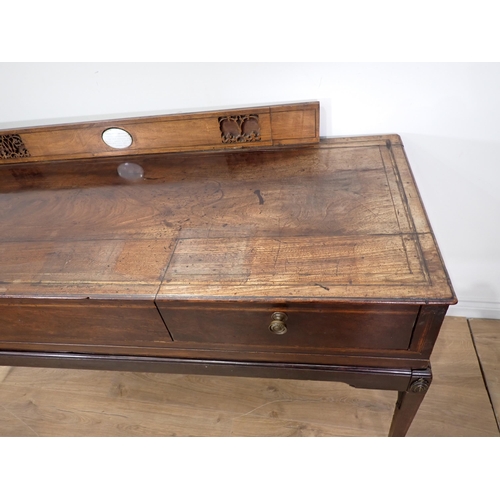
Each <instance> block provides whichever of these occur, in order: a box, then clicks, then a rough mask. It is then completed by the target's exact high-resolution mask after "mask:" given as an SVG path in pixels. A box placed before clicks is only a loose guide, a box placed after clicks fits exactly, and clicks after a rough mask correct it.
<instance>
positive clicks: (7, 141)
mask: <svg viewBox="0 0 500 500" xmlns="http://www.w3.org/2000/svg"><path fill="white" fill-rule="evenodd" d="M29 156H30V153H29V151H28V149H27V148H26V146H25V145H24V142H23V140H22V139H21V136H20V135H17V134H4V135H1V134H0V158H1V159H4V160H7V159H9V158H27V157H29Z"/></svg>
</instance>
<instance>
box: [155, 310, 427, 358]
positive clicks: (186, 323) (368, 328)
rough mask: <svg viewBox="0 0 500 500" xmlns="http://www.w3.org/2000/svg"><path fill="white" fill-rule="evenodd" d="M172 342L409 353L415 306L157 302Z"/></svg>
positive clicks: (415, 312) (416, 312) (416, 311)
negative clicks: (400, 351) (386, 350)
mask: <svg viewBox="0 0 500 500" xmlns="http://www.w3.org/2000/svg"><path fill="white" fill-rule="evenodd" d="M157 305H158V308H159V310H160V312H161V314H162V316H163V320H164V321H165V324H166V325H167V328H168V329H169V332H170V334H171V336H172V338H173V340H174V342H196V343H204V344H207V343H209V344H225V345H228V344H229V345H242V346H281V347H303V348H324V349H336V348H338V349H344V348H348V349H377V350H378V349H408V347H409V344H410V340H411V336H412V332H413V327H414V325H415V320H416V317H417V314H418V311H419V306H415V305H387V304H374V305H366V304H363V305H358V304H353V305H334V306H332V305H329V306H328V307H324V306H302V307H300V306H295V305H293V306H288V305H283V304H282V305H276V306H275V307H273V306H259V305H241V304H229V303H228V304H223V305H213V304H200V303H189V302H187V301H186V302H184V301H183V302H166V301H165V302H161V301H159V302H158V303H157Z"/></svg>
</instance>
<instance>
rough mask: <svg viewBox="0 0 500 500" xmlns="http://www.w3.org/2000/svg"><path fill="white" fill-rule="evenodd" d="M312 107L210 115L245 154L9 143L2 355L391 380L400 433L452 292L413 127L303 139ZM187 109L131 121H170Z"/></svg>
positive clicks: (4, 167)
mask: <svg viewBox="0 0 500 500" xmlns="http://www.w3.org/2000/svg"><path fill="white" fill-rule="evenodd" d="M311 109H316V110H317V104H316V105H314V106H312V108H311V105H310V104H304V105H303V106H302V107H301V106H300V105H294V106H293V107H292V108H287V107H286V106H284V107H280V108H279V110H274V111H273V109H271V110H270V111H269V113H270V116H271V118H270V123H271V129H269V130H270V131H268V132H266V131H265V130H266V129H265V127H264V126H263V125H262V124H263V122H262V121H261V118H258V119H257V118H255V116H257V115H259V116H261V115H262V113H263V111H261V110H260V111H259V110H257V111H258V112H257V111H255V110H254V111H253V112H252V111H251V110H246V111H245V113H243V111H242V112H241V113H240V112H238V113H236V112H235V113H225V114H224V113H223V112H215V113H212V114H211V115H210V116H209V117H198V118H200V119H201V118H202V119H203V120H204V119H205V118H206V119H209V118H210V119H212V118H214V117H216V118H217V120H216V122H217V124H216V125H217V126H216V131H217V134H218V135H217V134H216V135H217V137H218V139H217V140H221V141H222V143H223V146H221V148H219V149H224V148H226V147H232V146H235V147H238V148H240V149H239V150H235V149H230V150H220V151H215V150H214V151H191V152H182V153H180V152H177V153H174V152H171V153H169V154H165V152H166V151H167V150H166V149H165V150H162V149H161V148H160V149H158V147H156V146H152V145H151V146H150V147H149V149H148V147H146V146H144V148H145V149H140V150H139V149H135V150H130V151H129V155H128V156H127V155H126V154H125V153H124V152H120V153H117V154H116V155H112V156H110V155H108V153H106V152H104V153H102V154H101V152H99V151H100V150H99V149H98V148H97V149H95V150H93V152H91V155H93V156H95V157H93V158H90V157H89V155H88V154H87V153H85V155H87V156H85V155H83V156H82V154H83V153H82V154H81V152H78V153H75V154H78V155H80V156H79V157H78V158H79V159H71V158H73V157H75V155H74V154H73V153H72V152H71V151H69V152H68V151H66V150H64V151H63V149H64V148H63V149H61V151H60V152H59V153H58V154H59V155H60V156H57V158H58V161H55V158H56V157H55V156H51V154H52V153H50V154H49V153H47V154H46V153H43V154H42V153H40V155H39V156H38V157H36V158H34V157H33V158H32V161H29V157H26V156H25V155H21V156H17V157H16V156H15V154H14V156H11V157H8V158H4V159H3V160H2V162H0V163H2V164H0V259H1V261H0V262H1V263H0V270H1V276H0V319H1V324H0V350H1V352H0V362H1V363H4V364H14V365H21V364H26V365H28V366H59V367H83V368H92V369H121V370H123V369H127V370H128V369H130V370H136V369H139V370H152V371H176V370H179V371H181V372H190V371H193V372H194V373H200V372H201V373H204V372H206V373H211V374H226V373H230V374H232V375H243V376H264V377H284V378H313V379H320V380H334V381H342V382H346V383H349V384H352V385H355V386H356V387H365V388H379V389H387V390H394V391H398V392H399V393H400V396H399V399H398V405H397V409H396V411H395V414H394V422H393V428H392V430H391V435H404V434H405V433H406V431H407V429H408V427H409V425H410V424H411V420H412V418H413V416H414V414H415V412H416V411H417V409H418V405H419V404H420V401H421V399H422V398H423V394H424V393H425V392H424V391H416V390H415V389H416V388H417V386H416V385H414V384H415V383H416V381H418V380H420V379H421V380H420V382H419V383H420V384H421V386H422V384H423V386H425V385H426V383H427V382H429V383H430V377H431V373H430V364H429V358H430V354H431V352H432V347H433V345H434V342H435V340H436V338H437V335H438V332H439V329H440V326H441V323H442V321H443V318H444V315H445V313H446V310H447V308H448V306H449V305H450V304H453V303H455V302H456V298H455V295H454V293H453V290H452V288H451V284H450V282H449V279H448V276H447V273H446V270H445V267H444V264H443V262H442V259H441V256H440V254H439V250H438V248H437V246H436V243H435V240H434V236H433V233H432V230H431V228H430V225H429V223H428V220H427V217H426V215H425V211H424V208H423V206H422V203H421V201H420V197H419V195H418V191H417V188H416V186H415V182H414V180H413V177H412V174H411V171H410V168H409V165H408V162H407V159H406V156H405V154H404V149H403V145H402V142H401V139H400V138H399V136H396V135H387V136H372V137H359V138H347V139H325V140H322V141H320V142H319V143H317V144H303V143H304V142H307V141H309V142H311V141H312V142H314V141H313V140H312V139H311V140H309V139H308V137H309V136H308V135H307V134H306V133H305V129H306V128H307V127H310V124H311V123H312V122H310V121H308V120H310V119H312V115H311V116H309V114H308V113H309V111H310V110H311ZM315 112H316V111H315ZM259 113H260V114H259ZM273 113H275V114H274V115H273ZM276 113H278V114H279V116H278V114H276ZM287 113H288V114H287ZM297 113H298V114H297ZM301 113H302V114H301ZM304 113H305V114H304ZM299 115H300V116H299ZM262 116H263V115H262ZM301 117H302V118H301ZM172 120H173V121H175V120H180V121H182V120H184V118H182V117H181V118H179V117H175V119H174V118H172ZM172 120H170V121H169V120H166V119H165V120H163V119H161V120H160V119H158V120H156V121H155V120H152V121H151V120H149V121H147V120H146V121H145V122H141V121H140V119H136V120H135V121H134V123H135V124H136V125H137V124H138V123H139V124H141V126H143V125H144V123H146V122H147V124H148V127H149V129H148V130H149V132H150V133H151V134H152V137H160V135H161V134H162V133H163V132H164V129H163V127H164V126H166V125H165V123H167V122H168V123H170V122H171V121H172ZM131 123H132V122H131ZM137 126H139V125H137ZM169 126H170V125H169ZM103 127H104V128H105V127H109V123H107V122H106V123H104V122H103V123H99V122H96V123H95V124H94V125H92V126H89V127H87V128H86V129H85V130H86V132H85V133H88V134H90V135H91V136H92V141H98V140H101V134H102V129H103ZM155 127H156V128H155ZM280 127H281V128H280ZM283 127H285V128H288V129H289V133H288V136H287V137H288V139H289V142H292V143H293V142H294V141H295V142H296V143H298V144H295V145H283V144H285V143H286V142H287V141H285V140H284V139H285V138H284V136H283V134H284V132H280V133H278V132H277V131H278V130H282V129H283ZM314 127H316V128H315V129H314V130H315V132H314V134H316V135H317V116H316V115H314ZM314 127H313V128H314ZM78 130H80V129H78ZM138 130H139V129H138ZM179 130H180V131H179ZM179 130H178V131H177V132H178V134H179V137H180V138H181V139H182V138H185V137H186V134H187V132H186V131H185V130H184V129H182V127H181V129H179ZM311 130H312V129H311ZM76 131H77V128H75V127H68V128H65V127H59V128H55V129H51V130H50V134H62V135H60V137H63V136H65V135H64V134H66V133H68V134H70V133H73V134H74V133H77V132H76ZM181 132H182V133H181ZM275 132H276V133H275ZM44 133H45V132H44ZM47 133H49V132H47ZM78 133H79V132H78ZM9 134H10V135H12V136H15V135H18V136H19V137H20V138H21V139H24V138H25V137H29V135H26V132H25V131H10V132H9ZM92 134H94V135H92ZM96 134H97V136H98V137H97V138H96V137H95V135H96ZM155 134H156V135H155ZM265 134H270V135H269V137H271V136H272V137H271V139H272V140H271V142H266V141H265V140H264V139H263V138H264V136H265ZM280 134H281V136H280ZM282 136H283V137H282ZM58 137H59V136H58ZM85 137H86V136H85ZM259 137H260V139H261V140H260V141H259V140H257V139H258V138H259ZM266 137H267V136H266ZM315 137H316V136H315ZM294 138H295V139H296V140H295V139H294ZM58 140H59V139H58ZM182 140H184V139H182ZM186 140H187V139H186ZM16 141H17V139H15V138H14V139H11V138H9V140H8V141H7V140H6V142H5V144H6V145H5V148H4V149H5V150H6V151H7V150H8V151H7V152H9V151H11V150H12V148H15V147H17V146H19V144H18V142H16ZM92 141H90V142H92ZM26 142H28V141H27V140H26ZM181 142H182V141H181ZM181 142H180V143H181ZM56 143H57V144H59V143H58V142H57V141H56V142H54V144H56ZM180 143H179V144H180ZM247 143H248V144H251V147H252V149H251V150H249V149H245V148H246V147H247V146H246V144H247ZM16 144H17V146H16ZM96 144H97V143H96ZM198 146H199V147H198ZM198 146H196V147H194V146H193V148H191V149H200V148H202V147H203V145H198ZM27 147H28V146H27ZM51 147H52V146H51ZM65 147H66V146H65ZM67 147H69V146H67ZM99 147H102V148H105V147H106V146H102V145H100V146H99ZM182 147H184V146H182ZM242 147H243V148H244V149H241V148H242ZM29 149H30V148H29V147H28V150H29ZM181 149H182V148H181ZM205 149H216V146H215V145H213V144H211V145H208V146H206V147H205ZM103 151H104V150H103ZM160 152H161V154H158V153H160ZM145 153H148V154H145ZM9 154H10V153H9ZM44 154H45V155H46V156H43V155H44ZM47 155H48V156H47ZM4 156H7V153H5V155H4ZM27 158H28V159H27ZM43 158H45V159H47V158H51V161H42V160H43ZM68 158H70V159H68ZM123 163H129V164H130V163H134V164H135V165H138V166H139V169H138V170H137V171H139V172H142V173H141V175H140V176H139V177H137V178H136V179H135V180H129V179H127V178H124V177H122V176H120V175H119V173H118V167H119V166H120V165H122V164H123ZM134 168H136V167H134ZM419 374H420V375H419ZM422 381H424V382H422ZM423 386H422V387H423ZM419 387H420V386H419Z"/></svg>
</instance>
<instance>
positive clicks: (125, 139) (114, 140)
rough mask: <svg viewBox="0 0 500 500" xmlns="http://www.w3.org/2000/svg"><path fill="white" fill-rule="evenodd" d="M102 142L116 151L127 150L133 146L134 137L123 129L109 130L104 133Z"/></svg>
mask: <svg viewBox="0 0 500 500" xmlns="http://www.w3.org/2000/svg"><path fill="white" fill-rule="evenodd" d="M102 140H103V141H104V142H105V143H106V144H107V145H108V146H109V147H110V148H114V149H125V148H128V147H129V146H130V145H131V144H132V136H131V135H130V134H129V133H128V132H127V131H126V130H123V129H122V128H116V127H114V128H108V129H106V130H105V131H104V132H103V133H102Z"/></svg>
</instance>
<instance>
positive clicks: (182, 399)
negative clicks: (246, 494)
mask: <svg viewBox="0 0 500 500" xmlns="http://www.w3.org/2000/svg"><path fill="white" fill-rule="evenodd" d="M431 361H432V365H433V372H434V381H433V383H432V385H431V388H430V389H429V393H428V394H427V396H426V398H425V400H424V402H423V403H422V406H421V407H420V410H419V412H418V414H417V416H416V418H415V420H414V422H413V425H412V427H411V428H410V431H409V433H408V435H409V436H499V427H498V422H497V419H500V363H499V361H500V321H494V320H470V321H468V320H467V319H465V318H454V317H447V318H446V320H445V323H444V325H443V329H442V332H441V334H440V337H439V339H438V342H437V344H436V347H435V350H434V352H433V356H432V359H431ZM396 396H397V393H396V392H392V391H372V390H362V389H354V388H351V387H349V386H347V385H345V384H336V383H331V382H318V381H290V380H274V379H273V380H271V379H252V378H239V377H238V378H237V377H234V378H233V377H212V376H193V375H171V374H154V373H126V372H103V371H87V370H63V369H46V368H18V367H15V368H8V367H0V436H385V435H387V433H388V431H389V425H390V421H391V417H392V413H393V409H394V404H395V401H396ZM495 414H496V418H495Z"/></svg>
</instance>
